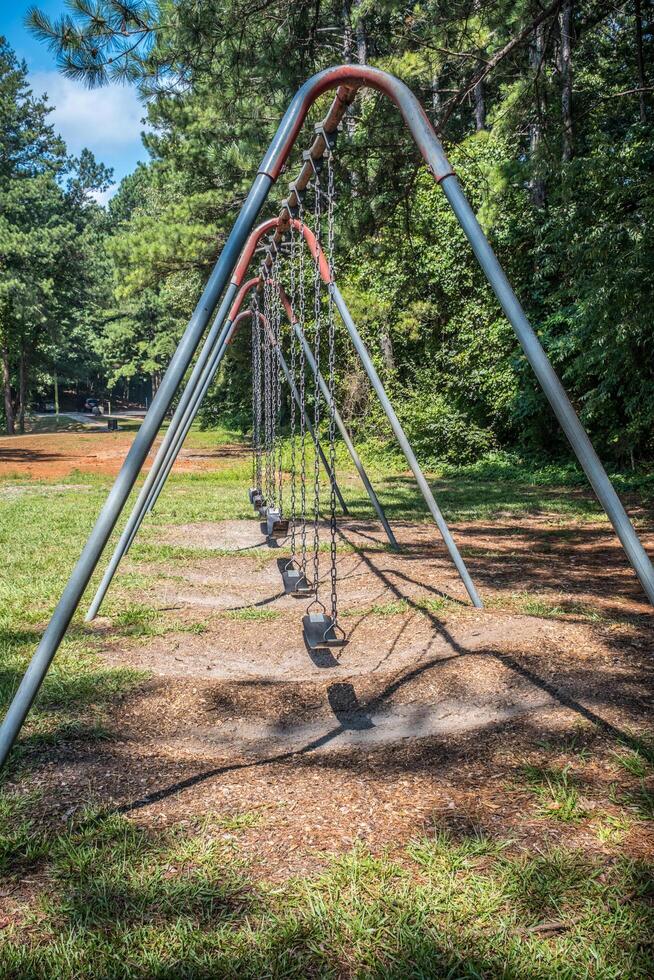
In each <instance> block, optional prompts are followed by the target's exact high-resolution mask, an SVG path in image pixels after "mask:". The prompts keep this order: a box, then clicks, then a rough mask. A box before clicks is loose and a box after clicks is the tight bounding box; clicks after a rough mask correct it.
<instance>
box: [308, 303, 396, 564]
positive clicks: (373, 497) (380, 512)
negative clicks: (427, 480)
mask: <svg viewBox="0 0 654 980" xmlns="http://www.w3.org/2000/svg"><path fill="white" fill-rule="evenodd" d="M292 326H293V330H294V332H295V335H296V337H297V338H298V340H299V342H300V343H301V344H302V348H303V350H304V356H305V358H306V360H307V363H308V364H309V367H310V368H311V370H312V371H313V374H314V376H316V377H317V380H318V384H319V386H320V391H321V392H322V396H323V398H324V399H325V401H326V402H327V406H328V407H329V408H331V406H332V397H331V395H330V393H329V388H328V387H327V384H326V382H325V379H324V378H323V376H322V374H321V373H320V371H319V370H318V365H317V364H316V359H315V358H314V356H313V352H312V350H311V347H310V345H309V344H308V343H307V339H306V337H305V336H304V333H303V332H302V328H301V327H300V324H299V323H297V322H294V323H293V324H292ZM334 421H335V422H336V425H337V426H338V431H339V432H340V434H341V438H342V439H343V442H344V443H345V445H346V447H347V451H348V452H349V454H350V458H351V459H352V462H353V463H354V465H355V467H356V470H357V472H358V474H359V476H360V477H361V482H362V483H363V485H364V487H365V488H366V491H367V493H368V496H369V498H370V503H371V504H372V506H373V507H374V509H375V511H376V513H377V516H378V518H379V520H380V521H381V524H382V527H383V528H384V531H385V532H386V537H387V538H388V540H389V542H390V544H391V547H392V548H394V549H395V550H397V551H399V548H400V546H399V545H398V543H397V539H396V537H395V535H394V534H393V529H392V528H391V526H390V524H389V523H388V519H387V517H386V514H385V512H384V508H383V507H382V505H381V503H380V501H379V497H378V496H377V494H376V493H375V490H374V488H373V485H372V483H371V482H370V480H369V479H368V474H367V473H366V471H365V469H364V466H363V463H362V462H361V458H360V456H359V454H358V452H357V451H356V449H355V448H354V443H353V442H352V440H351V439H350V436H349V434H348V431H347V429H346V427H345V423H344V422H343V419H342V418H341V414H340V412H339V411H338V409H337V408H336V406H335V405H334Z"/></svg>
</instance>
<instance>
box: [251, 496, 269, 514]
mask: <svg viewBox="0 0 654 980" xmlns="http://www.w3.org/2000/svg"><path fill="white" fill-rule="evenodd" d="M252 506H253V507H254V509H255V510H256V512H257V513H258V514H261V513H262V512H263V510H264V509H265V506H266V501H265V498H264V497H262V496H261V493H260V492H257V494H256V496H254V497H253V498H252Z"/></svg>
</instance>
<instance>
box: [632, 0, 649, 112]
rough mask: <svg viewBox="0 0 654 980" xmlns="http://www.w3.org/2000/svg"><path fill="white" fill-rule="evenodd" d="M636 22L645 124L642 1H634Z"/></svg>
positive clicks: (639, 94)
mask: <svg viewBox="0 0 654 980" xmlns="http://www.w3.org/2000/svg"><path fill="white" fill-rule="evenodd" d="M634 21H635V26H636V66H637V68H638V88H639V89H640V91H639V92H638V101H639V105H640V121H641V122H642V123H644V122H645V121H646V119H647V113H646V112H645V92H644V88H645V59H644V57H643V15H642V13H641V9H640V0H634Z"/></svg>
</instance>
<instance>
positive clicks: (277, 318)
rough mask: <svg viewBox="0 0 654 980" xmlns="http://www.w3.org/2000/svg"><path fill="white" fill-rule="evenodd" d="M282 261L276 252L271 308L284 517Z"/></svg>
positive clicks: (279, 495)
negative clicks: (280, 293)
mask: <svg viewBox="0 0 654 980" xmlns="http://www.w3.org/2000/svg"><path fill="white" fill-rule="evenodd" d="M280 265H281V263H280V259H279V253H278V252H277V251H275V258H274V261H273V267H272V273H273V278H272V284H271V292H272V296H271V301H272V302H271V306H272V311H271V312H272V319H273V323H272V329H273V336H274V344H275V355H274V356H275V419H276V440H275V447H274V450H275V452H276V457H275V470H276V476H277V481H278V482H277V506H278V508H279V513H280V515H281V516H283V510H284V508H283V479H282V476H283V459H282V450H283V444H282V367H281V344H282V337H281V331H282V304H281V299H280V295H279V289H280V284H281V278H280Z"/></svg>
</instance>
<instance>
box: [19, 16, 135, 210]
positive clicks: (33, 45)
mask: <svg viewBox="0 0 654 980" xmlns="http://www.w3.org/2000/svg"><path fill="white" fill-rule="evenodd" d="M33 4H35V5H36V6H38V7H39V8H40V9H41V10H43V11H45V13H47V14H48V15H49V16H51V17H52V16H58V15H59V14H61V13H63V12H64V10H65V4H64V0H0V34H4V36H5V37H6V38H7V40H8V41H9V44H10V45H11V46H12V48H13V49H14V51H15V52H16V54H17V56H18V58H20V59H23V58H24V59H25V61H26V62H27V67H28V69H29V73H30V74H29V81H30V85H31V87H32V89H33V91H34V93H35V95H41V94H43V93H47V95H48V100H49V102H50V103H51V105H52V106H54V107H55V108H54V111H53V112H52V113H51V115H50V122H51V123H52V125H53V126H54V127H55V129H56V130H57V131H58V132H59V133H60V134H61V136H62V137H63V138H64V140H65V141H66V145H67V146H68V150H69V152H71V153H74V154H75V155H78V154H79V152H80V150H82V149H83V148H84V147H88V148H89V150H91V151H92V152H93V154H94V155H95V157H96V159H97V160H99V161H100V162H101V163H104V164H106V166H108V167H113V170H114V180H115V181H116V184H114V186H113V187H112V188H111V189H110V191H109V192H108V193H106V194H103V195H98V199H99V200H101V202H103V203H104V201H105V200H106V199H107V198H108V197H110V196H111V195H112V194H113V193H115V191H116V188H117V185H118V181H120V179H121V178H122V177H124V176H125V175H126V174H128V173H131V172H132V170H134V168H135V167H136V164H137V163H138V161H139V160H143V161H145V160H147V159H148V154H147V152H146V150H145V148H144V147H143V144H142V142H141V132H142V130H143V129H144V128H145V127H144V124H143V122H142V119H143V117H144V115H145V109H144V107H143V105H142V104H141V103H140V102H139V100H138V98H137V95H136V92H135V90H134V89H133V88H131V87H130V86H127V85H107V86H105V87H104V88H99V89H91V90H89V89H87V88H85V87H84V86H83V85H81V84H80V83H79V82H74V81H71V80H70V79H68V78H64V77H63V76H62V75H60V74H59V72H58V71H57V66H56V64H55V60H54V57H53V55H52V54H51V53H50V52H49V51H48V49H47V47H46V46H45V45H44V44H42V43H41V42H40V41H37V40H36V38H34V37H33V36H32V34H31V33H30V32H29V31H28V30H27V28H26V27H25V15H26V13H27V10H28V9H29V8H30V7H31V6H32V5H33Z"/></svg>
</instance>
